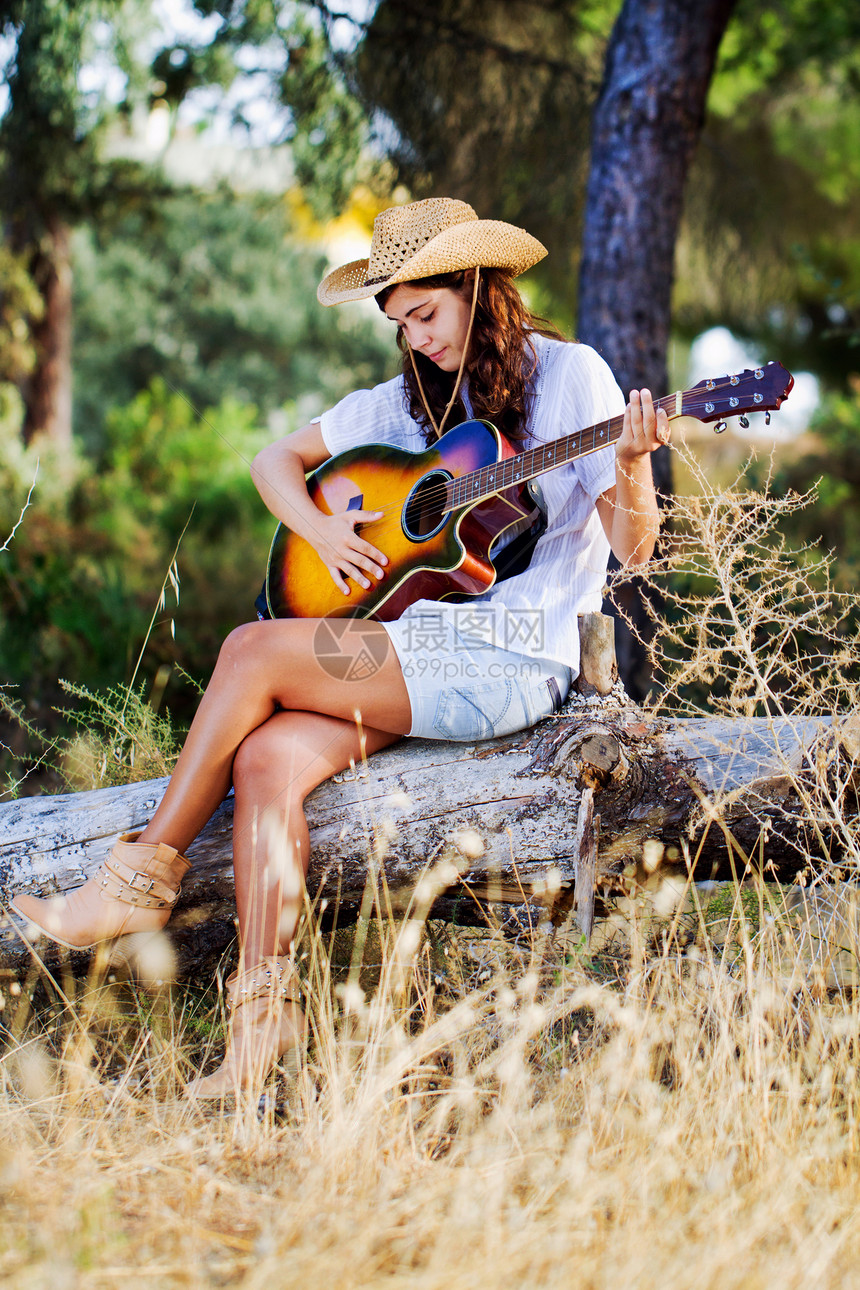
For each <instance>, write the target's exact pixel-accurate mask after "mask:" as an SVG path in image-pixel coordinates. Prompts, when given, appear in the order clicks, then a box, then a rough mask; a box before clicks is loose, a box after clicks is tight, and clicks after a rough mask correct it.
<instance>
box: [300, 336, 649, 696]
mask: <svg viewBox="0 0 860 1290" xmlns="http://www.w3.org/2000/svg"><path fill="white" fill-rule="evenodd" d="M532 340H533V342H534V346H535V352H536V354H537V358H538V366H537V371H536V373H535V377H534V380H533V383H532V391H531V394H532V397H531V398H530V399H529V401H528V404H529V418H528V433H527V435H526V437H525V438H524V440H523V444H522V448H523V450H525V449H527V448H532V447H535V446H536V445H538V444H542V443H548V442H550V441H551V440H553V439H558V438H560V437H562V436H564V435H568V434H572V433H574V432H575V431H577V430H581V429H584V428H585V427H587V426H592V425H596V424H598V423H599V422H601V421H606V420H608V419H609V418H610V417H613V416H617V415H619V414H620V413H623V411H624V405H625V400H624V397H623V395H622V393H621V391H620V389H619V388H618V385H617V384H616V381H615V378H614V377H613V375H612V373H611V372H610V370H609V367H608V366H607V364H606V363H605V362H604V361H603V359H602V358H601V357H600V355H599V354H597V353H596V351H595V350H593V349H591V348H589V346H587V345H579V344H575V343H569V342H564V341H557V340H551V339H549V338H548V337H545V336H540V335H538V334H536V333H535V334H533V336H532ZM462 394H463V402H464V404H465V406H466V409H467V411H468V413H469V415H470V416H471V415H472V411H471V405H470V403H469V395H468V386H467V385H466V384H465V383H464V387H463V390H462ZM318 420H319V423H320V430H321V432H322V436H323V440H324V442H325V445H326V447H327V448H328V449H329V451H330V452H331V454H332V456H335V455H336V454H337V453H340V452H343V451H344V450H345V449H347V448H352V447H355V446H356V445H358V444H364V443H367V444H372V443H385V444H393V445H396V446H398V447H401V448H405V449H407V450H408V451H410V452H423V451H424V450H425V447H426V444H425V440H424V432H423V430H422V428H421V427H420V426H419V425H417V424H416V422H414V421H413V420H412V418H411V417H410V416H409V413H408V411H407V408H406V401H405V389H404V383H403V377H402V376H398V377H396V378H395V379H394V380H391V381H386V382H385V383H383V384H382V385H377V386H375V387H374V388H373V389H371V390H356V391H354V392H353V393H352V394H348V395H347V396H346V398H344V399H341V401H340V402H339V403H338V404H336V405H335V407H333V408H330V409H329V410H328V411H327V412H324V413H323V414H322V416H321V417H319V418H318ZM537 482H538V483H539V484H540V487H541V490H542V492H543V496H544V502H545V505H546V509H547V527H546V531H545V532H544V533H543V535H542V536H541V538H540V539H539V541H538V542H537V544H536V546H535V549H534V552H533V554H532V558H531V561H530V563H529V565H528V568H527V569H525V570H524V571H523V572H522V573H519V574H517V575H515V576H514V577H512V578H508V579H506V580H505V581H503V582H499V583H497V584H496V585H495V586H494V587H492V588H490V590H489V591H487V592H485V593H484V594H483V595H481V596H474V597H470V598H468V600H467V601H466V602H464V603H462V604H451V603H449V602H447V601H445V602H440V603H437V602H431V601H426V600H422V601H418V602H417V603H416V604H415V605H412V606H411V607H410V608H409V609H408V610H407V611H406V613H407V614H416V613H417V614H422V615H424V616H426V615H427V614H428V611H430V610H432V611H434V612H436V613H446V614H448V613H453V614H455V615H457V619H456V626H457V629H458V631H459V632H460V633H461V634H462V631H463V628H464V626H465V627H467V629H468V633H469V635H470V637H472V638H474V639H479V640H480V641H481V642H482V643H484V644H486V645H488V646H490V645H495V646H499V647H500V648H502V649H508V650H514V651H516V652H518V653H522V654H528V655H530V656H533V657H541V658H550V659H556V660H558V661H559V662H562V663H567V664H568V665H569V666H570V667H571V668H572V669H573V671H574V673H576V671H577V670H578V668H579V630H578V625H577V621H576V620H577V615H578V614H582V613H589V612H594V611H597V610H599V609H600V606H601V602H602V598H603V587H604V583H605V580H606V565H607V560H608V558H609V542H608V540H607V538H606V534H605V533H604V531H603V525H602V524H601V522H600V518H599V516H598V514H597V511H596V509H595V506H594V503H595V500H596V498H598V497H599V496H600V494H601V493H604V492H606V490H607V489H609V488H611V487H612V486H613V484H614V483H615V448H614V446H613V445H611V444H610V445H608V446H607V447H605V448H601V449H599V450H598V451H597V452H594V453H591V454H589V455H588V456H586V457H579V458H577V459H576V460H575V461H572V462H568V463H567V464H566V465H563V466H558V467H556V468H555V469H554V470H550V471H548V472H547V473H546V474H545V475H541V476H540V478H539V480H538V481H537ZM404 617H405V615H404Z"/></svg>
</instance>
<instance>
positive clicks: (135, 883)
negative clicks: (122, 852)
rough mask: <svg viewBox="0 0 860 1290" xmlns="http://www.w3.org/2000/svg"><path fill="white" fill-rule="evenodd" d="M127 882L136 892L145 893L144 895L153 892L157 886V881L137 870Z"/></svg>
mask: <svg viewBox="0 0 860 1290" xmlns="http://www.w3.org/2000/svg"><path fill="white" fill-rule="evenodd" d="M126 882H127V884H128V886H129V887H131V888H132V889H133V890H134V891H140V892H143V894H144V895H146V893H147V892H148V891H152V889H153V887H154V886H155V879H154V878H150V876H149V874H148V873H141V872H140V870H139V869H138V870H135V872H134V873H133V874H132V875H131V877H130V878H127V879H126Z"/></svg>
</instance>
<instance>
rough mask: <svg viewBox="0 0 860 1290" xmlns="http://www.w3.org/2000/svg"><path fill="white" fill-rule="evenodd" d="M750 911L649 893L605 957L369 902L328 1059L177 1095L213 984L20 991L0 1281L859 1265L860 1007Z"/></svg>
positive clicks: (722, 1282) (12, 1020)
mask: <svg viewBox="0 0 860 1290" xmlns="http://www.w3.org/2000/svg"><path fill="white" fill-rule="evenodd" d="M748 904H749V902H748ZM747 912H748V913H750V912H751V913H752V915H753V917H752V918H748V917H747V916H745V915H744V914H743V912H742V906H741V904H740V903H739V902H738V903H736V904H735V906H734V907H732V904H731V901H730V902H729V905H728V907H724V908H722V909H721V910H720V911H719V919H718V921H717V922H716V923H712V920H711V918H710V916H709V915H707V914H706V913H704V912H702V911H699V913H698V914H694V915H692V916H691V915H687V916H686V917H685V918H681V917H680V916H676V917H675V918H674V920H671V921H669V922H667V923H664V924H663V925H662V927H661V928H660V931H659V935H658V936H657V937H656V938H655V936H654V928H653V926H652V927H648V928H646V926H645V925H643V924H640V923H639V922H638V921H637V920H636V919H635V918H634V919H633V922H632V923H629V924H628V926H627V929H626V930H627V935H626V936H625V937H624V939H623V940H622V941H617V940H616V942H612V943H610V945H609V946H608V947H606V948H605V949H604V951H603V952H602V953H601V954H600V955H599V956H597V957H595V958H594V959H585V958H583V957H582V953H581V951H579V950H577V949H576V947H575V946H574V947H573V948H571V947H570V946H569V945H568V946H566V945H565V944H564V943H559V942H557V941H556V942H546V941H540V940H535V941H534V942H533V943H532V944H531V945H530V946H529V947H528V948H527V949H525V950H524V949H522V948H520V949H515V948H513V947H511V946H510V945H509V944H506V943H505V942H504V941H503V940H502V939H501V938H500V937H499V936H497V935H495V934H492V933H487V934H485V935H484V936H483V937H479V936H477V934H469V933H466V932H463V931H461V932H459V933H457V934H455V933H453V932H451V931H450V929H444V928H442V927H441V926H440V925H436V924H433V925H431V926H430V927H429V928H426V927H423V926H422V925H421V924H420V923H419V922H417V921H411V922H407V923H405V924H403V925H402V926H401V927H400V928H397V927H394V926H382V927H379V925H376V930H377V932H378V935H377V938H376V940H375V941H374V940H373V939H372V938H371V939H368V940H367V941H365V942H364V944H365V951H366V953H368V955H369V959H368V962H367V964H366V965H365V968H364V969H363V970H362V973H360V974H359V978H358V979H356V976H355V973H352V974H351V975H349V976H348V978H347V981H346V983H345V984H343V985H340V986H336V987H334V988H333V987H332V979H331V974H330V970H329V967H328V963H329V958H328V954H327V953H324V952H322V949H323V947H321V945H320V941H319V938H317V939H316V940H314V941H309V942H308V943H307V946H306V951H305V952H306V958H305V968H306V972H307V977H308V981H309V983H310V986H311V989H312V992H313V995H314V1006H313V1007H312V1010H311V1011H312V1014H313V1016H314V1019H315V1020H314V1026H315V1033H314V1036H313V1041H312V1045H311V1050H310V1054H309V1059H308V1062H307V1065H306V1066H305V1067H304V1068H303V1069H302V1070H301V1071H300V1072H298V1074H295V1073H294V1074H293V1075H292V1076H291V1077H286V1078H284V1079H282V1080H281V1083H280V1085H279V1086H276V1091H274V1092H272V1093H271V1094H270V1095H269V1098H268V1100H267V1101H266V1103H265V1104H264V1105H263V1106H262V1107H258V1106H254V1105H250V1106H245V1107H239V1108H236V1109H235V1110H230V1111H228V1112H216V1111H214V1110H213V1111H211V1112H207V1113H205V1114H204V1113H201V1112H200V1111H199V1110H195V1109H194V1108H192V1107H191V1106H189V1105H188V1104H186V1103H185V1102H183V1100H182V1099H181V1096H180V1084H181V1077H182V1073H183V1070H184V1069H187V1064H186V1063H187V1059H186V1057H185V1054H192V1055H193V1054H194V1053H195V1052H196V1055H197V1056H199V1050H200V1043H201V1033H202V1030H203V1029H205V1023H206V1021H207V1019H208V1018H210V1017H211V1016H214V1017H215V1019H216V1020H217V1016H218V1011H217V1001H215V1005H213V1004H212V1001H211V1000H210V1001H208V1002H207V1001H205V1000H204V1001H203V1002H202V1003H197V1004H193V1003H192V1002H191V999H190V996H186V998H185V1000H184V1005H183V1006H178V1001H177V1000H173V1001H172V1004H170V1003H169V1001H168V1000H167V999H166V998H165V997H164V996H160V995H155V996H148V995H146V994H145V993H143V992H141V991H139V990H137V989H133V988H131V987H130V986H128V985H127V984H126V985H122V984H110V983H99V982H98V981H97V980H95V979H92V978H91V979H90V980H89V981H88V982H87V983H79V984H78V985H77V987H75V985H74V983H72V982H68V981H67V982H65V991H66V992H67V994H68V992H70V991H73V990H75V989H76V990H77V995H76V997H75V998H74V1000H70V1001H69V1003H67V1004H64V1003H63V1001H62V998H61V996H60V993H59V991H58V990H57V989H55V988H53V987H50V986H49V987H48V988H47V989H46V988H45V985H44V983H43V984H42V986H41V989H42V991H43V994H44V997H45V999H46V1000H47V1002H43V1004H42V1006H41V1009H40V1012H39V1015H38V1016H34V1014H33V1013H32V1012H31V1011H30V1008H29V998H28V990H32V988H33V986H34V985H35V978H34V980H33V981H31V983H30V986H29V987H28V988H26V989H25V990H24V991H23V992H22V994H21V995H19V996H18V997H17V998H16V997H14V996H9V995H8V991H7V999H6V1004H5V1009H4V1012H3V1014H2V1015H3V1016H4V1018H6V1019H7V1024H9V1025H10V1027H11V1029H12V1031H13V1032H17V1034H16V1038H15V1039H14V1040H13V1041H12V1043H11V1045H10V1050H9V1051H8V1053H7V1055H6V1056H5V1058H4V1059H3V1062H2V1066H0V1072H2V1076H0V1079H2V1086H0V1089H1V1090H2V1091H0V1141H2V1143H3V1147H2V1148H0V1153H2V1154H0V1206H2V1216H3V1223H2V1236H0V1277H2V1278H4V1280H5V1281H6V1282H7V1283H8V1284H10V1285H14V1286H15V1287H41V1286H51V1287H52V1290H53V1288H56V1287H60V1286H74V1287H78V1286H81V1287H83V1286H90V1285H93V1286H99V1285H120V1284H122V1283H123V1282H124V1281H125V1279H126V1278H128V1277H134V1278H138V1277H139V1278H141V1279H142V1280H143V1281H144V1283H145V1284H147V1285H153V1286H165V1287H168V1286H170V1287H172V1286H185V1285H189V1286H198V1285H199V1286H208V1285H241V1286H243V1287H264V1286H265V1287H292V1286H296V1287H298V1286H302V1287H304V1286H306V1285H307V1284H308V1283H309V1281H310V1282H311V1283H312V1284H322V1285H326V1286H343V1287H353V1286H355V1287H358V1286H379V1285H392V1286H401V1285H402V1286H404V1287H405V1286H407V1285H408V1286H409V1287H419V1288H424V1287H427V1290H430V1288H431V1287H440V1288H441V1287H446V1288H448V1287H459V1286H476V1287H480V1286H495V1285H500V1286H501V1285H504V1286H512V1285H513V1286H531V1285H536V1286H537V1285H540V1286H555V1285H558V1286H568V1285H569V1284H570V1283H571V1282H573V1283H575V1284H577V1285H584V1286H613V1287H615V1286H618V1285H622V1284H636V1285H648V1286H650V1285H655V1286H656V1285H660V1286H673V1287H674V1286H678V1287H683V1286H694V1285H695V1286H701V1285H709V1286H720V1287H722V1286H743V1287H745V1288H746V1287H755V1286H762V1287H764V1286H772V1285H781V1286H800V1285H803V1286H804V1287H808V1286H810V1285H812V1286H815V1285H827V1286H839V1285H853V1284H855V1283H856V1266H857V1263H858V1258H860V1217H858V1214H857V1206H856V1197H857V1191H858V1186H860V1151H858V1148H860V1091H858V1083H857V1063H858V1034H860V1003H858V1001H857V1000H856V999H855V998H854V997H853V995H852V994H850V993H848V992H845V991H842V992H839V991H837V992H830V993H829V994H828V993H827V992H825V991H824V990H822V989H821V988H820V983H819V984H818V985H817V984H816V978H815V976H814V975H813V976H812V977H810V974H809V973H808V972H807V971H805V970H804V969H803V968H802V964H803V962H804V957H805V949H804V946H803V945H802V944H801V942H800V940H799V939H798V935H799V933H798V931H797V930H796V928H795V926H794V925H793V924H792V922H791V921H790V920H789V919H788V918H786V917H783V916H781V915H780V916H778V917H774V916H769V915H768V911H767V909H766V907H765V906H762V907H761V909H760V911H759V913H760V914H763V915H764V916H763V917H760V918H757V917H756V915H755V910H754V909H752V910H749V909H748V911H747ZM691 918H692V922H691V921H690V919H691ZM757 922H758V923H759V926H758V928H756V923H757ZM370 959H372V960H373V961H372V962H370ZM362 977H364V979H365V980H367V979H372V980H373V981H375V988H374V989H373V991H372V992H369V993H368V994H365V992H364V990H363V989H362V987H361V985H360V980H361V979H362ZM213 1006H214V1012H213ZM51 1011H54V1012H59V1016H56V1017H54V1018H53V1019H51V1016H50V1013H51Z"/></svg>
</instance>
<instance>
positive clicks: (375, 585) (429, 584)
mask: <svg viewBox="0 0 860 1290" xmlns="http://www.w3.org/2000/svg"><path fill="white" fill-rule="evenodd" d="M515 455H516V454H515V450H514V449H513V448H512V447H511V445H510V444H509V443H508V442H507V440H506V439H505V438H504V437H503V436H502V435H501V434H500V433H499V432H498V431H497V430H496V429H495V427H494V426H492V425H490V424H489V423H488V422H486V421H465V422H463V424H462V425H459V426H455V427H454V428H453V429H451V430H449V431H448V432H447V433H446V434H445V436H444V438H442V439H441V440H440V441H439V442H438V443H437V444H434V445H433V446H432V447H431V448H428V449H427V450H426V451H425V452H419V453H413V452H407V451H406V450H404V449H401V448H394V447H390V446H389V445H387V444H370V445H364V446H362V447H361V448H354V449H349V450H347V451H346V452H343V453H340V454H338V456H336V457H332V458H331V460H330V461H327V462H325V463H324V464H323V465H322V466H320V468H319V469H318V470H316V471H314V472H313V474H311V475H310V476H309V477H308V492H309V494H310V496H311V500H312V501H313V502H314V504H315V505H316V507H317V508H318V510H320V511H322V512H323V514H326V515H331V514H335V513H337V512H339V511H346V510H365V511H384V516H383V518H382V519H380V520H377V521H375V522H373V523H370V524H363V525H361V534H362V537H364V538H366V539H367V541H368V542H371V543H372V544H373V546H375V547H376V548H377V550H379V551H382V552H383V553H384V554H385V555H387V557H388V566H387V568H386V572H385V575H384V577H383V579H382V581H381V582H376V581H375V580H373V581H372V585H371V586H370V587H369V588H367V589H365V588H364V587H361V586H359V585H358V584H357V583H355V582H353V581H352V580H350V583H349V586H350V594H349V596H345V595H344V594H343V593H342V592H341V591H339V590H338V588H337V587H336V586H335V585H334V583H333V582H332V579H331V575H330V574H329V571H328V569H327V568H326V567H325V565H324V564H323V562H322V560H321V559H320V557H319V555H318V554H317V552H316V551H315V550H314V548H313V547H312V546H311V544H310V543H309V542H307V541H305V539H304V538H301V537H299V536H298V534H296V533H294V532H293V531H292V530H291V529H290V528H288V527H287V525H285V524H281V525H279V526H278V529H277V532H276V533H275V537H274V540H273V542H272V548H271V551H270V552H269V566H268V572H267V579H266V595H267V600H268V604H269V612H270V613H271V614H272V616H273V617H274V618H324V617H328V616H336V617H342V618H343V617H346V618H370V617H373V618H378V619H380V620H382V621H386V622H387V621H390V620H392V619H394V618H399V617H400V615H401V614H402V613H403V611H404V609H406V607H407V606H408V605H411V604H414V602H415V601H416V600H421V599H429V600H442V599H445V598H451V597H455V596H460V595H479V594H480V593H481V592H483V591H486V590H487V589H488V588H489V587H491V586H492V585H493V583H494V582H495V581H496V578H497V572H496V569H495V568H494V565H493V562H492V559H491V555H490V548H491V547H492V546H493V544H494V542H495V543H497V545H500V544H501V542H500V539H501V538H502V536H503V535H504V534H505V533H506V532H509V531H510V530H511V529H512V528H517V529H519V528H520V527H522V526H524V525H525V526H526V527H528V526H529V524H530V523H535V522H537V519H538V511H537V508H536V505H535V502H534V500H533V498H532V495H531V493H530V492H529V490H528V488H527V487H526V484H525V483H524V482H521V483H516V484H513V485H510V484H509V485H508V486H506V487H504V488H500V490H499V492H498V493H494V494H492V495H491V496H489V497H486V496H482V495H481V493H480V492H478V487H479V485H478V484H477V483H476V485H475V490H474V491H475V492H476V493H477V498H476V500H473V499H472V498H470V497H463V498H462V499H460V498H459V497H457V496H456V495H455V496H453V497H452V489H451V485H452V483H453V482H454V481H460V482H461V483H462V481H463V480H464V479H465V477H466V476H475V475H476V472H478V478H479V479H480V480H481V481H482V483H481V485H480V487H481V488H482V489H484V490H485V489H486V487H487V486H488V485H487V477H488V475H487V472H488V470H489V471H490V472H492V468H493V466H494V465H495V464H496V463H499V462H503V461H506V460H509V459H511V458H513V457H514V456H515ZM489 486H491V483H490V485H489ZM466 491H467V492H468V491H471V490H469V489H468V488H467V489H466Z"/></svg>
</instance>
